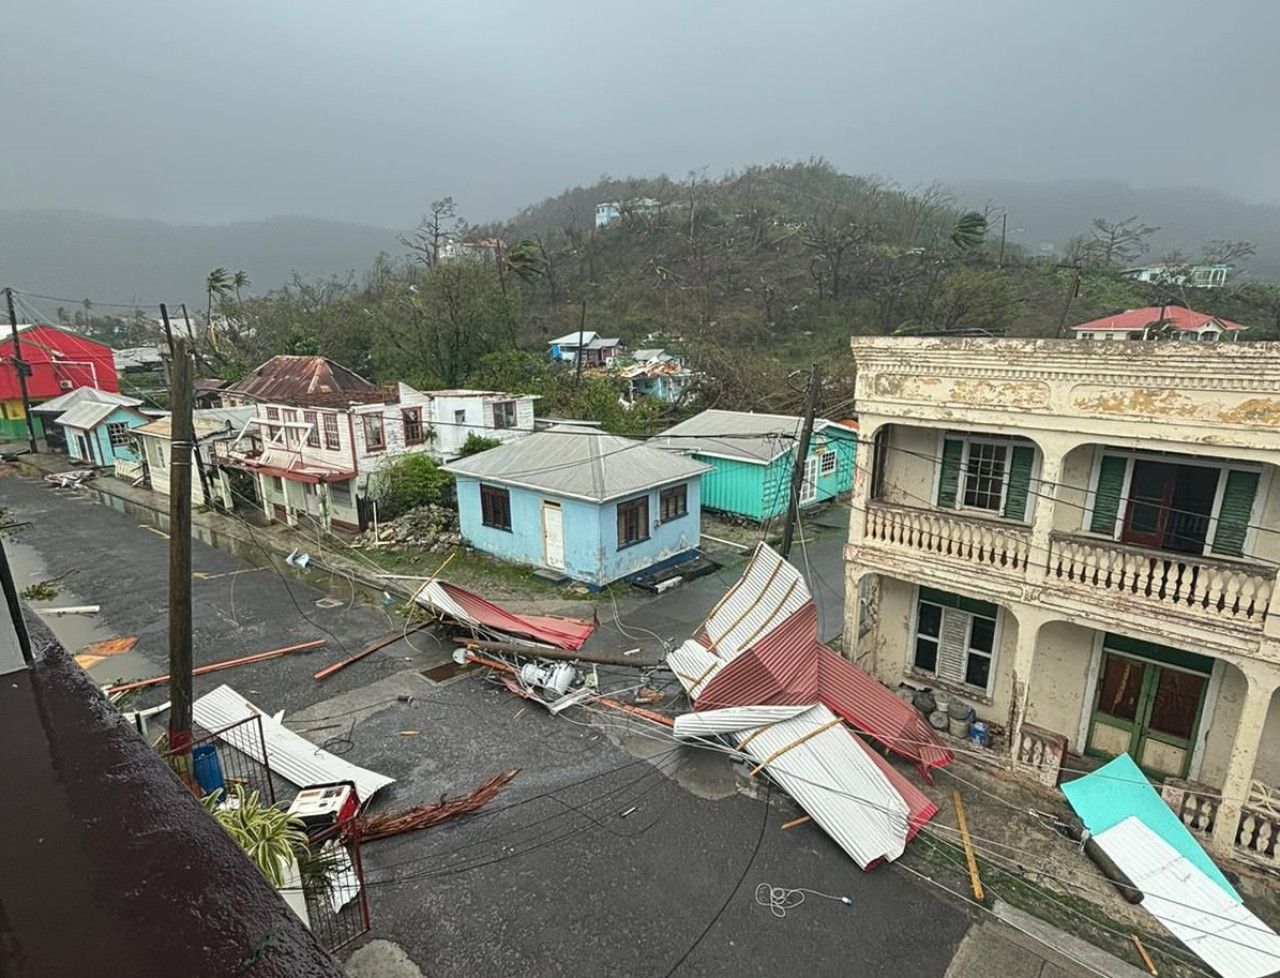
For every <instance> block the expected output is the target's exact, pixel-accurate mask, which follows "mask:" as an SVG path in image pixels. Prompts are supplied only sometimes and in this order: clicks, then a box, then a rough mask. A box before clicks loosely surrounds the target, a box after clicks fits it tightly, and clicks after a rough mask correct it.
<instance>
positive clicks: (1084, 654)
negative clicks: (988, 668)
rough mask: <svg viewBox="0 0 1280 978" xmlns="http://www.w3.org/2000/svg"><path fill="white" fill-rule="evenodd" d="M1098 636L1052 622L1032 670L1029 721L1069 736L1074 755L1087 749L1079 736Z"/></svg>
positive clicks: (1040, 638) (1042, 633) (1043, 635)
mask: <svg viewBox="0 0 1280 978" xmlns="http://www.w3.org/2000/svg"><path fill="white" fill-rule="evenodd" d="M1095 635H1096V633H1095V632H1094V631H1093V629H1091V628H1083V627H1081V626H1079V625H1072V624H1071V623H1069V622H1065V621H1051V622H1049V623H1048V624H1046V625H1045V626H1044V627H1042V628H1041V629H1040V634H1039V636H1038V638H1037V641H1036V653H1035V660H1034V662H1033V664H1032V667H1031V685H1030V687H1029V691H1028V696H1027V720H1028V721H1029V722H1030V723H1034V724H1035V725H1036V726H1038V727H1044V728H1045V729H1046V730H1052V731H1053V732H1054V733H1060V734H1063V735H1065V736H1066V737H1068V738H1069V739H1070V741H1071V749H1072V750H1074V751H1079V750H1080V749H1081V748H1082V747H1083V746H1084V745H1083V744H1081V743H1079V742H1078V735H1079V730H1080V717H1081V715H1082V711H1083V709H1084V700H1085V696H1086V695H1087V690H1086V684H1087V682H1088V677H1089V661H1090V659H1091V657H1092V656H1093V648H1094V644H1095V639H1094V636H1095Z"/></svg>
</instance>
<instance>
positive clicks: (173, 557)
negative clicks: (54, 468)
mask: <svg viewBox="0 0 1280 978" xmlns="http://www.w3.org/2000/svg"><path fill="white" fill-rule="evenodd" d="M160 315H161V316H162V317H163V318H164V321H165V329H166V331H168V329H169V325H168V324H169V311H168V310H167V309H166V308H165V307H164V306H163V305H161V306H160ZM191 375H192V366H191V347H190V345H189V344H188V341H187V340H185V339H183V338H181V337H178V338H176V339H175V340H174V341H173V384H172V386H171V387H170V390H169V410H170V411H171V412H172V413H171V414H170V417H169V425H170V428H169V702H170V704H171V705H170V708H169V750H170V751H172V752H175V753H173V754H172V757H173V764H174V767H175V769H176V770H177V773H178V776H179V777H181V778H183V779H184V780H186V781H187V782H188V783H194V782H193V777H192V770H191V699H192V689H191V687H192V672H191V670H192V649H191V644H192V636H191V451H192V447H193V442H194V441H195V437H194V432H193V431H192V419H191V411H192V395H193V381H192V376H191Z"/></svg>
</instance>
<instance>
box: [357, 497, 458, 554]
mask: <svg viewBox="0 0 1280 978" xmlns="http://www.w3.org/2000/svg"><path fill="white" fill-rule="evenodd" d="M461 543H462V534H461V533H459V532H458V514H457V512H456V511H454V510H452V509H450V508H449V507H447V506H439V505H436V504H434V503H432V504H431V505H428V506H419V507H418V508H417V509H411V510H409V512H407V513H405V514H404V515H403V516H398V517H396V518H395V519H393V520H388V521H387V522H386V523H380V524H378V525H377V526H376V527H374V526H371V527H369V529H367V530H365V531H364V532H363V533H361V534H359V535H358V536H357V537H356V538H355V540H354V541H353V545H354V546H357V547H362V546H363V547H378V546H384V547H385V546H390V545H392V544H394V545H396V546H401V547H421V548H422V549H424V550H426V551H428V552H430V553H442V552H444V551H446V550H450V549H452V548H453V547H456V546H459V545H460V544H461Z"/></svg>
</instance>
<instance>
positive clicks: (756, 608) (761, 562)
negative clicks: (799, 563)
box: [706, 543, 810, 659]
mask: <svg viewBox="0 0 1280 978" xmlns="http://www.w3.org/2000/svg"><path fill="white" fill-rule="evenodd" d="M809 598H810V595H809V588H808V585H806V584H805V582H804V578H803V577H802V576H801V575H800V572H799V571H798V570H796V568H794V567H793V566H791V564H789V563H787V562H786V561H785V560H783V559H782V557H781V556H779V555H778V553H777V552H775V551H774V550H773V549H772V548H770V547H768V546H766V545H765V544H763V543H760V544H757V545H756V551H755V553H754V554H752V555H751V562H750V563H749V564H747V569H746V570H745V571H744V572H743V574H742V577H741V578H739V580H738V583H736V584H735V585H734V586H733V587H731V588H729V590H728V592H727V593H726V594H725V596H724V597H723V598H721V599H720V603H719V604H717V605H716V606H715V607H714V608H713V609H712V610H711V614H710V615H708V616H707V622H706V634H707V639H708V645H709V646H710V647H711V649H712V650H714V651H715V652H716V653H718V654H719V655H720V656H721V657H723V658H725V659H732V658H733V657H734V656H736V655H738V654H740V653H741V652H743V651H745V650H746V649H747V648H748V647H749V646H750V645H751V644H752V643H753V642H756V641H758V640H759V639H761V638H763V637H764V636H765V635H767V634H768V633H769V630H770V629H772V628H776V627H777V626H778V625H780V624H781V623H782V622H784V621H786V620H787V618H789V617H790V616H791V615H793V614H795V612H797V611H799V610H800V609H801V608H802V607H804V604H805V602H806V601H808V600H809Z"/></svg>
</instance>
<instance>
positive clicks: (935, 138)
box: [0, 0, 1280, 227]
mask: <svg viewBox="0 0 1280 978" xmlns="http://www.w3.org/2000/svg"><path fill="white" fill-rule="evenodd" d="M14 6H16V7H17V8H18V9H16V10H15V9H13V8H14ZM5 21H6V23H5V27H4V35H5V53H4V58H5V61H4V64H3V65H0V118H3V119H4V125H5V129H6V134H7V137H8V138H4V140H3V142H4V143H5V148H4V151H3V152H2V153H0V207H44V206H57V207H74V208H82V209H89V210H98V211H105V212H109V213H116V214H123V215H128V216H139V217H155V218H161V219H165V220H173V221H226V220H234V219H241V218H255V217H264V216H268V215H274V214H302V215H309V216H316V217H333V218H339V219H344V220H351V221H363V222H370V223H377V224H383V225H387V226H392V227H403V226H408V225H410V224H412V223H413V222H414V221H415V220H416V218H417V216H418V215H419V214H420V213H421V211H422V210H423V208H424V206H425V203H426V202H427V201H429V200H430V199H431V198H433V197H439V196H444V195H446V194H452V195H453V196H454V197H455V198H457V200H458V203H459V207H460V210H461V212H462V213H463V214H465V215H466V216H468V217H469V218H471V219H473V220H480V219H488V218H498V217H502V216H505V215H506V214H508V213H510V212H511V211H513V210H514V209H516V208H517V207H519V206H521V205H523V204H526V203H531V202H534V201H536V200H538V199H541V198H542V197H544V196H547V195H549V194H554V193H557V192H559V191H560V190H561V189H563V188H564V187H565V186H570V185H574V184H579V183H591V182H594V181H595V179H596V178H597V177H598V176H600V175H601V174H602V173H610V174H612V175H614V176H625V175H654V174H658V173H661V172H666V173H668V174H670V175H672V176H683V175H684V174H686V173H687V172H688V171H689V170H691V169H702V168H703V167H706V168H708V172H709V173H711V174H716V173H719V172H721V171H723V170H725V169H727V168H731V167H736V166H741V165H743V164H745V163H751V162H769V161H771V160H775V159H779V158H782V157H791V158H795V157H807V156H810V155H823V156H826V157H827V158H829V159H830V160H831V161H832V162H833V163H835V164H836V165H838V166H840V167H841V168H843V169H846V170H850V171H852V172H876V173H880V174H884V175H887V176H890V177H892V178H894V179H896V180H898V181H899V182H902V183H906V184H914V183H917V182H921V181H929V180H933V179H942V180H963V179H970V178H975V179H976V178H989V177H1013V178H1021V179H1031V180H1048V179H1055V178H1059V177H1112V178H1117V179H1121V180H1127V181H1130V182H1134V183H1139V184H1176V185H1183V184H1196V185H1202V186H1207V187H1212V188H1214V189H1218V190H1222V191H1225V192H1227V193H1230V194H1233V195H1236V196H1240V197H1245V198H1249V199H1261V200H1271V201H1274V200H1277V199H1280V125H1277V122H1280V80H1278V76H1277V74H1276V68H1275V45H1276V43H1277V38H1278V37H1280V3H1277V2H1276V0H1251V2H1248V0H1226V2H1222V3H1219V4H1210V3H1206V2H1204V0H1073V2H1072V3H1069V4H1050V3H1047V2H1043V0H914V2H912V0H770V2H764V0H649V2H646V3H634V2H633V3H620V2H617V0H536V2H530V0H521V2H507V0H461V2H458V0H454V2H443V0H306V2H303V0H221V2H216V3H215V2H208V0H205V2H193V0H181V2H179V0H118V2H115V3H107V2H103V0H16V3H15V4H10V5H8V7H7V9H6V17H5Z"/></svg>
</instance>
